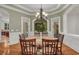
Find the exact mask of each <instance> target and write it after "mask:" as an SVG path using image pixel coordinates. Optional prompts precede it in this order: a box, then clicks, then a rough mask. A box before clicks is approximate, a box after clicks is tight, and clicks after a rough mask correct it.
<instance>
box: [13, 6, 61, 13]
mask: <svg viewBox="0 0 79 59" xmlns="http://www.w3.org/2000/svg"><path fill="white" fill-rule="evenodd" d="M13 6H16V7H19V8H21V9H23V10H26V11H27V12H30V13H35V11H34V10H33V9H29V8H24V7H23V6H21V5H19V4H18V5H16V4H13ZM60 6H61V4H58V5H57V7H56V8H54V9H53V8H52V9H50V10H46V12H51V11H54V10H56V9H59V8H60Z"/></svg>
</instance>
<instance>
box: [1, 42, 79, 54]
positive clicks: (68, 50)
mask: <svg viewBox="0 0 79 59" xmlns="http://www.w3.org/2000/svg"><path fill="white" fill-rule="evenodd" d="M4 50H5V48H4V47H3V44H2V43H1V44H0V55H2V54H8V55H21V48H20V44H19V43H18V44H14V45H11V46H9V49H8V50H9V51H8V52H7V51H6V52H4ZM62 51H63V55H79V53H77V52H76V51H74V50H73V49H71V48H70V47H68V46H66V45H64V44H63V50H62Z"/></svg>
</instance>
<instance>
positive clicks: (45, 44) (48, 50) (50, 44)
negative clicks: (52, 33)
mask: <svg viewBox="0 0 79 59" xmlns="http://www.w3.org/2000/svg"><path fill="white" fill-rule="evenodd" d="M57 47H58V40H53V39H52V40H49V39H42V54H43V55H56V54H57Z"/></svg>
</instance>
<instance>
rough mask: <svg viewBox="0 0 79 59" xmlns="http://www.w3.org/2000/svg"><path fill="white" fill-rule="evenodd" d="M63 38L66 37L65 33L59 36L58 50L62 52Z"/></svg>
mask: <svg viewBox="0 0 79 59" xmlns="http://www.w3.org/2000/svg"><path fill="white" fill-rule="evenodd" d="M63 39H64V35H63V34H59V36H58V52H59V53H60V54H62V45H63Z"/></svg>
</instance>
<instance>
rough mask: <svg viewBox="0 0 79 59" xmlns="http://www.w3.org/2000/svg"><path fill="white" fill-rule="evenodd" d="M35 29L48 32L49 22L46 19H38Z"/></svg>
mask: <svg viewBox="0 0 79 59" xmlns="http://www.w3.org/2000/svg"><path fill="white" fill-rule="evenodd" d="M35 31H37V32H46V31H47V22H46V20H36V23H35Z"/></svg>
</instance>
